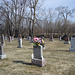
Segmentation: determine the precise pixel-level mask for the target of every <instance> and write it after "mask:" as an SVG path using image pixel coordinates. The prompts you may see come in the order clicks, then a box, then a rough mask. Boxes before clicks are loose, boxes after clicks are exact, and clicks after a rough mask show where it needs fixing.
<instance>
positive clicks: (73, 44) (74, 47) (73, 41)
mask: <svg viewBox="0 0 75 75" xmlns="http://www.w3.org/2000/svg"><path fill="white" fill-rule="evenodd" d="M70 51H72V52H75V36H73V37H71V48H70Z"/></svg>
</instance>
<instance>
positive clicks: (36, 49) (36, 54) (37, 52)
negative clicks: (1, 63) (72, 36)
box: [0, 37, 46, 67]
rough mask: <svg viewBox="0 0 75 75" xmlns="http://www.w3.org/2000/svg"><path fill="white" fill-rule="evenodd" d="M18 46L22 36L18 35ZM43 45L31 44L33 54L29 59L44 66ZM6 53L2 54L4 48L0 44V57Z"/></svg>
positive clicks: (20, 43) (2, 57) (3, 56)
mask: <svg viewBox="0 0 75 75" xmlns="http://www.w3.org/2000/svg"><path fill="white" fill-rule="evenodd" d="M18 43H19V45H18V47H19V48H22V47H23V46H22V38H21V37H19V38H18ZM43 49H44V48H43V46H41V45H40V46H33V54H32V59H31V63H32V64H34V65H37V66H41V67H42V66H45V65H46V60H45V58H44V57H43ZM5 58H6V55H5V54H4V49H3V45H0V59H5Z"/></svg>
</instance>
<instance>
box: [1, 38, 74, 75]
mask: <svg viewBox="0 0 75 75" xmlns="http://www.w3.org/2000/svg"><path fill="white" fill-rule="evenodd" d="M54 39H55V41H54V42H52V41H49V39H48V38H45V39H44V41H45V46H46V49H45V50H43V54H41V55H42V56H43V57H42V58H44V59H45V60H43V61H44V62H45V63H44V66H43V67H40V66H38V65H36V64H33V63H32V61H33V62H34V60H33V58H32V54H34V53H38V54H39V51H37V52H36V50H35V47H34V50H33V43H30V41H27V39H23V42H22V43H23V48H17V46H18V39H17V38H15V39H14V40H13V41H12V42H9V41H8V40H5V42H6V46H4V54H6V58H5V59H0V74H1V75H30V74H31V75H43V74H48V75H50V74H51V75H57V74H58V75H68V74H70V75H74V74H75V70H74V69H75V66H74V65H75V52H71V51H70V50H69V48H70V47H71V44H64V41H60V40H59V38H54ZM33 51H34V53H33ZM38 54H36V55H35V54H34V57H35V58H37V59H40V60H41V58H40V56H39V55H38ZM38 56H39V57H38ZM37 62H38V63H39V61H37V60H36V61H35V63H37Z"/></svg>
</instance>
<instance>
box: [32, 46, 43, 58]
mask: <svg viewBox="0 0 75 75" xmlns="http://www.w3.org/2000/svg"><path fill="white" fill-rule="evenodd" d="M33 54H34V58H36V59H42V56H43V49H42V46H34V47H33Z"/></svg>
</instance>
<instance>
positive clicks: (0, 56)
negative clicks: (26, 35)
mask: <svg viewBox="0 0 75 75" xmlns="http://www.w3.org/2000/svg"><path fill="white" fill-rule="evenodd" d="M7 38H8V40H9V42H11V41H12V40H14V37H11V36H9V37H7V36H4V35H3V34H2V35H1V36H0V41H1V44H0V59H5V58H6V54H4V48H3V46H5V40H7Z"/></svg>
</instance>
